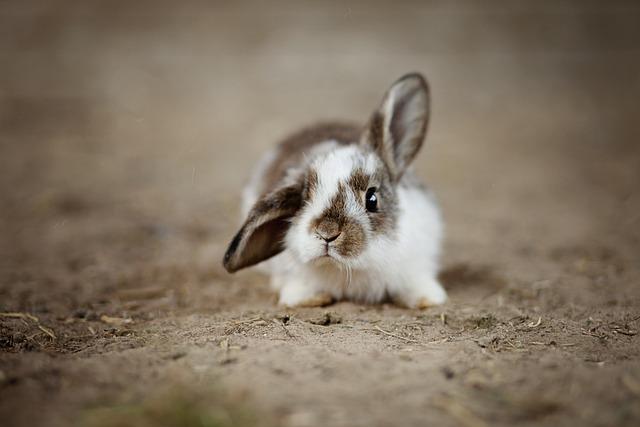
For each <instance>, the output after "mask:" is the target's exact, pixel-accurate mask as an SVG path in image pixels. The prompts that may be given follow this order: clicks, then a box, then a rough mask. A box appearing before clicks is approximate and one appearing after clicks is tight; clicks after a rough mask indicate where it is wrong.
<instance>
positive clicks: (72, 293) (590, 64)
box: [0, 1, 640, 427]
mask: <svg viewBox="0 0 640 427" xmlns="http://www.w3.org/2000/svg"><path fill="white" fill-rule="evenodd" d="M395 3H398V4H394V3H392V2H389V3H383V2H364V1H357V2H352V1H349V2H338V1H335V2H333V1H332V2H322V3H309V2H290V3H286V2H269V3H266V2H256V3H239V2H229V3H224V4H223V3H220V4H218V3H210V2H194V3H183V2H165V3H159V2H153V3H150V2H142V1H139V2H120V1H118V2H96V1H76V2H63V1H58V2H33V1H23V2H17V1H16V2H7V1H3V2H0V170H1V171H2V179H1V180H0V204H1V205H0V206H1V208H0V236H1V237H0V313H1V314H0V420H2V422H0V424H2V426H6V427H10V426H11V427H13V426H54V427H56V426H66V425H78V426H97V427H105V426H109V427H114V426H178V425H180V426H250V425H260V426H262V425H264V426H291V427H297V426H321V425H325V426H392V425H393V426H398V425H401V426H423V425H432V426H466V427H483V426H494V425H495V426H501V425H504V426H507V425H514V424H517V425H547V426H568V425H581V426H612V425H620V426H622V425H628V426H632V425H633V426H637V425H640V337H639V336H638V330H639V329H640V286H639V285H640V283H639V282H640V192H639V191H638V184H639V183H640V142H639V141H640V120H639V119H640V117H639V116H638V113H639V112H640V109H639V108H638V100H639V99H640V26H639V25H638V22H640V4H638V3H637V2H632V1H629V2H622V1H619V2H596V1H579V2H578V1H576V2H566V1H561V2H557V1H553V2H551V1H549V2H546V1H542V2H541V1H536V2H515V1H509V2H485V1H483V2H476V3H469V2H435V1H429V2H395ZM412 70H419V71H422V72H423V73H424V74H425V75H426V76H427V77H428V79H429V81H430V83H431V87H432V93H433V116H432V122H431V128H430V130H429V134H428V138H427V144H426V145H425V149H424V150H423V151H422V153H421V154H420V157H419V159H418V161H417V170H418V172H419V174H420V175H422V176H423V177H424V178H426V180H427V181H428V183H429V185H430V186H431V188H432V189H433V190H434V191H435V193H436V194H437V196H438V199H439V201H440V203H441V206H442V209H443V213H444V218H445V221H446V225H447V238H446V243H445V253H444V257H443V270H442V275H441V277H442V281H443V283H444V284H445V286H446V288H447V289H448V291H449V295H450V302H448V303H447V304H446V305H444V306H442V307H438V308H432V309H429V310H425V311H418V310H406V309H402V308H398V307H394V306H392V305H377V306H363V305H357V304H352V303H346V302H343V303H339V304H335V305H333V306H330V307H327V308H322V309H320V308H318V309H283V308H281V307H278V306H277V305H276V304H275V295H274V294H273V293H272V292H271V291H270V289H269V287H268V285H267V278H266V277H264V276H262V275H260V274H258V273H256V272H251V271H247V272H241V273H239V274H237V275H228V274H226V273H225V272H224V270H223V269H222V267H221V257H222V254H223V252H224V249H225V246H226V244H227V243H228V241H229V239H230V237H231V236H232V235H233V233H234V231H235V227H236V226H237V224H238V223H239V221H240V218H239V217H238V214H237V212H238V205H239V193H240V190H241V188H242V184H243V182H244V180H245V179H246V178H247V177H248V175H249V172H250V170H251V167H252V164H253V163H254V162H255V161H256V160H257V159H258V157H259V156H260V155H261V153H262V152H263V151H264V150H265V149H266V148H267V147H269V146H271V145H272V144H274V143H275V141H277V140H278V139H279V138H281V137H283V136H285V135H286V134H287V133H288V132H290V131H292V130H294V129H295V128H296V127H299V126H301V125H305V124H308V123H309V122H312V121H314V120H316V119H331V118H344V119H354V120H360V121H363V120H364V119H365V118H366V117H368V115H369V113H370V112H371V110H372V109H373V108H374V106H375V105H376V104H377V103H378V101H379V99H380V97H381V95H382V93H383V91H384V90H385V89H386V87H387V86H388V85H389V84H390V83H391V82H392V81H393V80H394V79H396V78H397V77H399V76H400V75H402V74H403V73H405V72H408V71H412Z"/></svg>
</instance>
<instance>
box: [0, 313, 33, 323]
mask: <svg viewBox="0 0 640 427" xmlns="http://www.w3.org/2000/svg"><path fill="white" fill-rule="evenodd" d="M0 317H8V318H12V319H29V320H31V321H33V322H36V323H37V322H39V320H38V318H37V317H36V316H34V315H33V314H29V313H16V312H9V313H0Z"/></svg>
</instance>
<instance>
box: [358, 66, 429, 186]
mask: <svg viewBox="0 0 640 427" xmlns="http://www.w3.org/2000/svg"><path fill="white" fill-rule="evenodd" d="M428 122H429V86H428V84H427V82H426V80H425V79H424V77H422V75H420V74H418V73H412V74H407V75H405V76H403V77H401V78H400V79H399V80H398V81H396V82H395V83H394V84H393V85H392V86H391V88H390V89H389V91H388V92H387V93H386V95H385V97H384V99H383V101H382V104H381V105H380V107H379V108H378V110H376V111H375V112H374V114H373V117H372V118H371V121H370V122H369V125H368V128H367V129H365V132H364V134H363V143H365V144H369V145H370V146H372V147H373V149H374V150H375V151H376V152H377V153H378V155H379V156H380V157H381V158H382V160H383V161H384V162H385V164H386V165H387V167H388V168H389V171H390V172H391V175H392V177H393V178H394V179H395V180H399V179H400V178H401V177H402V174H403V173H404V172H405V170H406V169H407V167H408V166H409V164H410V163H411V161H412V160H413V158H414V157H415V156H416V154H417V153H418V151H419V150H420V147H421V146H422V142H423V140H424V135H425V133H426V131H427V124H428Z"/></svg>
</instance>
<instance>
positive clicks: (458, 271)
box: [438, 262, 507, 293]
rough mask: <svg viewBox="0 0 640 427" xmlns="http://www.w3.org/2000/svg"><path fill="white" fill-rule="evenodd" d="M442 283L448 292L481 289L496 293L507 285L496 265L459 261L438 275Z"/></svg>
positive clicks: (485, 291) (484, 291)
mask: <svg viewBox="0 0 640 427" xmlns="http://www.w3.org/2000/svg"><path fill="white" fill-rule="evenodd" d="M438 278H439V279H440V283H442V284H443V286H444V287H445V289H446V290H447V291H448V292H453V293H462V292H465V293H467V292H469V291H481V292H483V293H495V292H498V291H500V290H501V289H503V288H505V287H506V286H507V281H506V279H505V278H504V277H502V276H501V275H500V274H499V273H498V271H497V269H496V267H494V266H492V265H474V264H469V263H467V262H458V263H455V264H451V265H449V266H447V267H446V268H444V269H443V270H442V271H441V272H440V274H439V275H438Z"/></svg>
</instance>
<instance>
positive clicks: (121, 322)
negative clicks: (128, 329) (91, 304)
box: [100, 314, 133, 326]
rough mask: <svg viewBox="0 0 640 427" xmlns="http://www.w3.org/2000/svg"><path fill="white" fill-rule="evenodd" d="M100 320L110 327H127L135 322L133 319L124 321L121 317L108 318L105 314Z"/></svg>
mask: <svg viewBox="0 0 640 427" xmlns="http://www.w3.org/2000/svg"><path fill="white" fill-rule="evenodd" d="M100 320H101V321H102V322H104V323H106V324H108V325H116V326H119V325H126V324H127V323H131V322H133V320H132V319H123V318H120V317H111V316H107V315H106V314H103V315H102V316H100Z"/></svg>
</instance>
